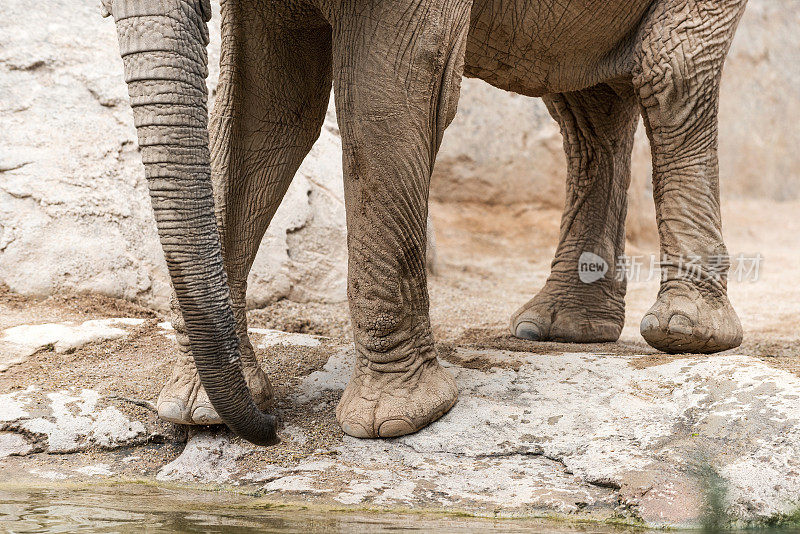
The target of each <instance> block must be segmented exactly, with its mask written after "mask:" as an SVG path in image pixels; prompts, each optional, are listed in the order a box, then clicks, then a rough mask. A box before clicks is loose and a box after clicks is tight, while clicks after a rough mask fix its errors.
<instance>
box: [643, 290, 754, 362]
mask: <svg viewBox="0 0 800 534" xmlns="http://www.w3.org/2000/svg"><path fill="white" fill-rule="evenodd" d="M640 329H641V332H642V337H644V339H645V341H647V343H648V344H649V345H650V346H651V347H653V348H655V349H658V350H660V351H662V352H668V353H673V354H674V353H683V352H689V353H700V354H710V353H713V352H720V351H723V350H728V349H733V348H736V347H738V346H739V345H740V344H741V342H742V323H741V322H740V321H739V317H738V316H737V315H736V312H735V311H734V309H733V306H731V303H730V301H728V296H727V295H726V294H725V293H721V294H718V295H713V296H708V295H707V294H704V293H703V292H701V291H700V290H698V289H697V288H696V287H695V286H694V285H692V284H690V283H688V282H684V281H682V280H673V281H669V282H665V283H664V284H663V285H662V287H661V291H660V292H659V295H658V300H656V303H655V304H654V305H653V307H652V308H650V310H649V311H648V312H647V314H646V315H645V316H644V318H643V319H642V325H641V328H640Z"/></svg>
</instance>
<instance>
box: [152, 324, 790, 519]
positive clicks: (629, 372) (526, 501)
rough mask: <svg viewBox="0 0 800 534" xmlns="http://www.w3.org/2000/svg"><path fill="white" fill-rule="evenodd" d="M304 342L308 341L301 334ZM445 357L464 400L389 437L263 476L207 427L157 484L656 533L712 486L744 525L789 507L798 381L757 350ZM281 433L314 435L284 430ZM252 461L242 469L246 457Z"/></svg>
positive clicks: (312, 381)
mask: <svg viewBox="0 0 800 534" xmlns="http://www.w3.org/2000/svg"><path fill="white" fill-rule="evenodd" d="M296 337H297V338H299V337H300V336H296ZM456 354H457V356H458V357H459V358H460V359H462V361H481V362H484V363H485V364H486V365H485V366H482V367H485V370H481V369H468V368H462V367H459V366H456V365H453V364H448V368H449V369H450V371H451V372H453V373H454V375H455V376H456V380H457V382H458V385H459V388H460V391H461V393H460V398H459V402H458V404H457V405H456V406H455V407H454V408H453V409H452V410H451V411H450V412H449V413H448V414H447V415H445V416H444V417H443V418H442V419H441V420H439V421H437V422H435V423H433V424H432V425H430V426H429V427H427V428H425V429H423V430H422V431H420V432H418V433H416V434H413V435H410V436H404V437H401V438H398V439H393V440H358V439H354V438H350V437H348V436H345V437H344V442H343V444H342V445H341V446H339V447H336V448H335V449H334V451H333V452H335V455H334V456H331V455H330V452H328V451H319V454H314V455H312V456H310V457H307V458H305V459H303V460H301V461H299V462H298V463H297V464H296V465H294V466H291V467H277V466H267V468H265V469H261V470H257V469H252V468H250V467H249V466H250V463H249V462H247V461H245V460H244V458H246V457H247V454H246V452H247V448H249V445H247V444H244V445H241V444H237V443H232V442H230V438H229V437H228V436H227V435H226V434H222V435H211V434H204V433H201V434H198V435H196V436H194V437H192V438H191V439H190V441H189V444H188V445H187V448H186V451H185V452H184V454H183V455H182V456H180V457H179V458H178V459H176V460H175V461H173V462H172V463H170V464H169V465H167V466H165V467H164V468H163V469H162V470H161V472H160V473H159V475H158V477H159V479H160V480H182V481H186V480H192V481H201V482H220V481H222V482H231V481H236V483H261V484H262V486H261V487H262V490H263V491H265V492H266V493H268V494H270V495H273V496H287V495H289V496H291V495H317V496H322V497H325V498H327V499H330V500H333V501H335V502H338V503H341V504H346V505H356V504H357V505H378V506H426V507H431V506H434V507H455V508H461V509H481V508H485V507H487V506H489V507H497V508H498V509H502V510H503V511H504V512H509V513H515V512H516V513H519V512H521V511H522V512H524V511H531V510H538V511H541V510H550V511H555V512H558V513H565V514H574V513H591V512H593V511H597V510H614V511H615V513H632V514H633V515H634V516H636V517H638V518H641V519H643V520H644V521H646V522H647V523H648V524H650V525H654V526H658V525H673V526H674V525H693V524H694V525H696V524H697V523H698V521H699V520H700V518H701V516H702V514H703V513H704V508H703V507H704V503H705V500H706V498H707V492H708V491H709V485H710V484H721V487H723V488H724V495H723V499H724V506H725V507H726V512H727V513H728V514H730V515H731V516H733V517H735V518H739V519H743V520H752V519H757V518H766V517H769V516H772V515H775V514H780V513H790V512H792V511H793V510H794V507H795V506H796V496H797V495H798V494H800V493H799V492H800V473H798V472H797V471H796V469H795V466H796V465H798V462H800V420H798V419H797V415H796V414H798V413H800V379H799V378H797V377H796V376H794V375H792V374H790V373H787V372H784V371H781V370H776V369H774V368H771V367H768V366H767V365H765V364H764V363H762V362H760V361H759V360H757V359H754V358H750V357H746V356H736V355H733V356H715V357H711V358H708V357H693V358H686V359H677V360H675V361H671V362H669V363H665V364H661V365H652V366H649V367H647V366H645V367H643V368H642V367H641V366H640V365H635V363H636V360H637V358H636V357H627V356H625V357H623V356H614V355H605V354H565V355H549V354H527V353H518V352H506V351H498V350H476V349H469V348H459V349H457V351H456ZM351 359H352V354H351V353H350V350H349V349H348V348H347V347H343V348H342V349H341V350H338V351H335V352H333V355H332V356H331V358H330V359H329V361H328V363H327V364H326V365H325V366H324V368H323V369H322V370H320V371H316V372H314V373H312V374H310V375H309V376H307V377H306V378H305V379H304V380H303V381H302V382H301V384H300V386H299V387H298V388H297V390H296V391H295V393H294V394H293V399H294V400H295V401H296V403H297V404H304V403H309V402H314V401H315V399H318V398H321V397H322V396H324V395H325V393H326V391H340V390H341V389H342V388H343V387H344V385H345V384H346V382H347V380H348V378H349V376H350V373H351V372H352V370H351V367H350V362H351ZM282 435H283V439H284V440H289V441H294V440H299V441H301V440H303V439H305V437H304V436H303V435H302V432H300V431H298V429H296V428H292V427H287V428H285V429H284V430H283V432H282ZM240 460H241V461H240Z"/></svg>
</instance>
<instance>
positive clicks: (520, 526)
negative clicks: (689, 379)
mask: <svg viewBox="0 0 800 534" xmlns="http://www.w3.org/2000/svg"><path fill="white" fill-rule="evenodd" d="M0 532H10V533H22V532H56V533H57V532H70V533H72V532H122V533H125V532H139V533H141V532H146V533H151V532H152V533H160V532H187V533H191V532H226V533H239V532H241V533H249V532H264V533H272V532H274V533H291V532H299V533H303V534H313V533H317V532H326V533H328V532H332V533H344V534H353V533H385V532H393V533H407V532H429V533H433V534H439V533H448V532H453V533H478V532H481V533H482V532H536V533H545V534H549V533H553V534H559V533H563V534H568V533H584V534H622V533H634V532H636V533H643V532H652V531H646V530H642V529H635V528H632V527H619V526H614V525H608V524H594V523H567V522H556V521H547V520H510V519H501V520H492V519H475V518H460V517H453V516H448V515H445V514H433V513H426V514H412V513H406V514H390V513H369V512H347V513H345V512H331V511H323V510H321V509H319V508H317V507H313V506H308V507H304V506H296V505H295V506H291V507H288V506H279V505H278V506H276V505H275V504H271V503H268V502H266V501H264V500H260V499H258V498H255V497H250V496H247V495H241V494H236V493H232V492H226V491H219V492H214V491H199V490H190V489H186V488H164V487H155V486H152V485H145V484H118V485H105V486H100V485H97V486H70V485H64V486H55V487H47V488H35V489H34V488H16V487H5V488H0ZM671 532H677V531H671ZM694 532H704V533H708V532H712V531H711V530H709V529H704V530H700V531H694ZM714 532H722V531H714ZM725 532H733V531H725ZM737 532H743V531H737ZM744 532H760V533H767V532H769V533H777V532H781V533H788V532H798V530H796V529H794V528H783V529H756V530H750V531H744Z"/></svg>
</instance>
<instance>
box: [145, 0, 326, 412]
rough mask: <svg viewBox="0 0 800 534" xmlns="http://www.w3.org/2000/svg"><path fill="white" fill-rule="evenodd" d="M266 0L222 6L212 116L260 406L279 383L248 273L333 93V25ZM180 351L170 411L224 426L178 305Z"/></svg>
mask: <svg viewBox="0 0 800 534" xmlns="http://www.w3.org/2000/svg"><path fill="white" fill-rule="evenodd" d="M281 15H282V14H270V13H269V12H268V11H265V8H264V6H263V5H262V3H261V2H254V1H252V0H229V1H227V2H224V3H223V6H222V28H223V39H222V57H221V68H220V80H219V84H218V87H217V99H216V103H215V106H214V109H213V111H212V116H211V126H210V131H211V159H212V162H211V166H212V179H213V181H214V193H215V205H216V210H217V218H218V226H219V229H220V237H221V242H222V254H223V259H224V265H225V270H226V272H227V276H228V284H229V285H230V288H231V299H232V304H233V312H234V317H235V319H236V331H237V334H238V336H239V347H240V350H241V355H242V365H243V368H244V375H245V380H246V381H247V384H248V386H249V387H250V389H251V392H252V393H253V397H254V399H255V401H256V403H257V404H258V405H259V407H260V408H262V409H266V407H267V406H268V405H269V404H270V403H271V401H272V387H271V385H270V383H269V380H268V379H267V376H266V375H265V374H264V371H263V370H262V369H261V367H260V365H259V364H258V361H257V360H256V356H255V352H254V350H253V346H252V344H251V342H250V339H249V337H248V334H247V317H246V313H245V312H246V309H245V293H246V289H247V276H248V273H249V272H250V268H251V266H252V264H253V261H254V260H255V257H256V253H257V252H258V248H259V244H260V243H261V239H262V238H263V236H264V233H265V232H266V230H267V227H268V226H269V223H270V221H271V220H272V217H273V215H274V214H275V211H276V210H277V208H278V206H279V205H280V203H281V200H282V199H283V196H284V194H285V193H286V190H287V188H288V187H289V184H290V182H291V180H292V178H293V177H294V175H295V172H296V171H297V169H298V167H299V166H300V164H301V163H302V161H303V159H304V158H305V156H306V155H307V154H308V152H309V150H310V149H311V147H312V145H313V144H314V141H315V140H316V139H317V138H318V136H319V133H320V129H321V127H322V123H323V120H324V118H325V112H326V109H327V105H328V99H329V97H330V90H331V37H330V27H329V26H328V24H327V23H326V22H325V21H324V20H322V19H318V20H315V19H313V14H312V15H305V16H306V18H309V20H308V25H307V26H306V25H303V24H300V23H299V22H298V20H297V19H296V18H295V19H293V20H292V23H293V26H292V27H286V26H282V19H283V17H282V16H281ZM172 323H173V326H174V327H175V331H176V337H177V340H178V346H179V352H180V354H179V358H178V361H177V362H176V364H175V367H174V368H173V371H172V375H171V377H170V378H169V379H168V381H167V384H166V385H165V386H164V388H163V389H162V391H161V394H160V395H159V399H158V410H159V416H161V418H163V419H166V420H169V421H173V422H176V423H182V424H217V423H221V422H222V421H221V419H220V418H219V416H218V415H217V413H216V411H214V409H213V407H212V406H211V403H210V402H209V401H208V397H207V396H206V394H205V391H204V390H203V388H202V386H201V385H200V381H199V378H198V376H197V371H196V369H195V366H194V361H193V360H192V357H191V355H190V353H189V346H188V339H187V338H186V335H185V329H184V327H183V321H182V318H181V316H180V312H179V311H178V310H177V309H173V319H172Z"/></svg>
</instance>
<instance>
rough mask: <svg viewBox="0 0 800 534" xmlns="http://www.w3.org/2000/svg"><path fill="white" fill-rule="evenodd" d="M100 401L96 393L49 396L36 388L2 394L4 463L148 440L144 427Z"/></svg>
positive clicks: (0, 424)
mask: <svg viewBox="0 0 800 534" xmlns="http://www.w3.org/2000/svg"><path fill="white" fill-rule="evenodd" d="M100 400H101V397H100V394H99V393H97V392H96V391H94V390H91V389H84V390H82V391H51V392H45V391H42V390H40V389H39V388H37V387H36V386H30V387H28V388H27V389H25V390H24V391H17V392H13V393H6V394H3V395H0V430H2V433H0V458H1V457H4V456H11V455H20V456H22V455H25V454H28V453H31V452H47V453H51V454H55V453H71V452H77V451H83V450H86V449H88V448H90V447H99V448H102V449H113V448H117V447H121V446H124V445H133V444H136V443H142V442H143V441H144V439H145V438H146V437H147V430H146V428H145V426H144V424H142V423H141V422H140V421H135V420H133V421H132V420H130V419H129V418H128V417H126V416H125V415H124V414H123V413H122V412H120V411H119V410H118V409H117V408H115V407H114V406H106V407H104V408H100V407H99V406H98V404H99V401H100Z"/></svg>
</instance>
